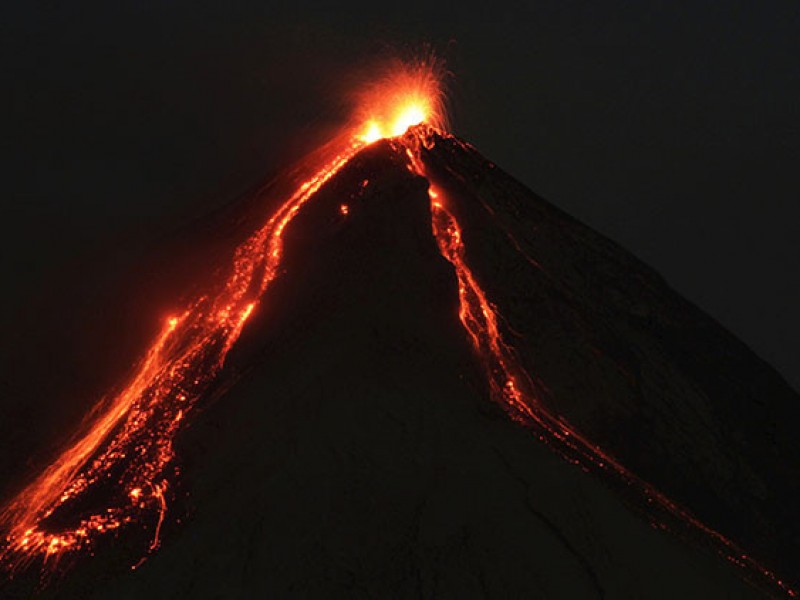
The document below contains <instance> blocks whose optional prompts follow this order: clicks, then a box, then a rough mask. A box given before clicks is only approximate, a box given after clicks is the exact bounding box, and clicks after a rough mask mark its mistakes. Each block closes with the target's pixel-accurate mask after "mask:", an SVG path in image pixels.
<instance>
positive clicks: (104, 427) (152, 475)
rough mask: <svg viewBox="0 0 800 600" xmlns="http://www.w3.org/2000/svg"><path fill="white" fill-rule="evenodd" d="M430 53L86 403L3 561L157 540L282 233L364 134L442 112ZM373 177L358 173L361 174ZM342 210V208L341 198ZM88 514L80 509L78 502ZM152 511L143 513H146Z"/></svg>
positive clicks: (9, 511)
mask: <svg viewBox="0 0 800 600" xmlns="http://www.w3.org/2000/svg"><path fill="white" fill-rule="evenodd" d="M435 65H436V63H435V61H433V60H431V61H428V62H416V63H413V64H400V63H396V64H395V65H393V66H392V68H391V69H390V70H387V71H386V72H385V73H384V74H383V75H381V76H379V77H377V78H375V79H374V80H373V82H372V83H371V84H370V85H366V86H364V89H363V90H362V93H360V94H359V100H358V103H359V112H358V115H357V119H358V122H359V123H360V125H359V126H358V127H357V128H356V131H353V132H352V133H351V134H349V135H347V136H345V138H342V139H341V140H339V141H337V142H335V145H338V146H339V150H338V151H337V152H333V153H331V155H332V156H333V158H331V159H330V160H328V161H327V162H326V163H325V164H322V165H321V166H320V168H319V169H318V171H317V172H316V174H315V175H313V176H312V177H311V178H309V179H308V180H307V181H304V182H302V183H301V184H300V185H299V186H298V188H297V190H296V191H295V193H294V194H292V195H291V196H290V197H289V198H288V199H287V200H286V201H285V202H284V203H283V204H282V205H281V206H280V207H279V208H278V209H277V210H276V211H275V212H274V214H273V215H272V216H271V217H270V218H269V219H268V220H267V222H266V223H265V225H264V226H263V227H261V228H260V229H258V230H257V231H255V232H254V233H253V234H252V235H251V236H250V237H249V238H248V239H247V240H246V241H245V242H244V243H242V244H241V245H240V246H239V247H238V248H237V249H236V250H235V252H234V255H233V258H232V262H231V266H230V270H229V272H228V274H227V276H226V278H225V279H224V281H223V282H222V283H221V285H219V286H218V287H217V288H216V289H215V290H213V291H212V292H211V293H209V294H207V295H203V296H201V297H198V298H196V299H195V300H194V301H193V302H191V303H189V305H188V306H187V308H186V309H185V310H184V311H183V312H182V313H181V314H180V315H178V316H170V317H169V318H167V319H166V321H165V323H164V326H163V327H162V330H161V333H160V334H159V335H158V336H157V338H156V339H155V340H154V342H153V344H152V346H151V347H150V348H149V349H148V350H147V352H146V354H145V356H144V358H143V359H142V360H141V362H140V363H139V365H138V366H137V367H136V369H135V371H134V373H133V375H132V376H131V378H130V380H129V381H128V382H127V383H126V384H124V385H123V386H121V388H120V390H119V391H118V392H117V393H115V394H113V395H111V396H110V397H109V398H108V399H107V400H103V401H101V402H100V403H99V404H98V406H97V407H96V409H95V410H94V411H93V413H94V415H95V416H94V418H93V420H91V421H90V422H89V424H88V425H86V426H85V427H83V428H82V430H81V431H79V432H78V433H77V434H76V435H75V437H74V438H73V441H72V442H71V443H70V444H69V445H68V446H67V447H66V448H65V449H64V450H63V451H62V453H61V455H60V456H58V458H57V459H56V460H54V461H53V462H52V463H51V464H50V466H48V467H47V468H46V469H45V470H44V471H43V472H42V473H41V474H40V475H39V476H38V477H36V478H35V479H34V480H33V481H32V482H31V483H29V484H28V485H27V487H25V488H23V489H22V491H21V492H19V494H18V495H17V496H16V497H15V498H13V499H12V500H11V501H10V502H9V503H8V504H7V505H6V506H5V507H3V509H2V511H0V527H2V529H3V530H4V531H5V545H4V547H3V548H2V549H1V550H0V560H2V562H3V563H5V564H6V565H7V566H9V567H10V568H11V569H12V570H13V569H16V568H20V567H22V566H25V565H26V564H28V563H29V562H31V561H32V560H34V559H35V558H36V557H37V556H39V557H45V558H46V557H48V556H51V555H56V554H61V553H63V552H65V551H71V550H77V549H80V548H83V547H86V546H88V545H90V544H91V542H92V540H93V538H94V537H96V536H97V535H100V534H102V533H106V532H108V531H112V530H115V529H118V528H119V527H121V526H123V525H126V524H128V523H131V522H133V521H142V520H144V519H148V518H152V515H153V514H155V515H156V525H155V528H154V538H153V541H152V543H151V545H150V551H153V550H155V549H156V548H157V547H158V545H159V543H160V542H159V536H160V531H161V526H162V524H163V521H164V516H165V513H166V510H167V502H166V492H167V488H168V481H169V478H170V472H169V466H170V464H171V463H172V462H173V458H174V452H173V446H172V444H173V438H174V436H175V434H176V433H177V431H178V429H179V427H180V426H181V423H182V421H183V420H184V418H185V415H186V414H187V412H188V411H190V410H191V409H192V407H193V405H194V404H195V402H196V401H197V400H198V399H199V398H200V397H201V396H202V395H203V393H204V391H205V390H206V389H207V387H208V386H209V384H210V383H211V382H212V381H213V380H214V379H215V378H216V376H217V375H218V373H219V371H220V370H221V369H222V367H223V364H224V362H225V358H226V356H227V354H228V352H229V351H230V349H231V348H232V347H233V345H234V344H235V342H236V340H237V339H238V338H239V335H240V334H241V331H242V329H243V327H244V325H245V323H246V322H247V320H248V318H249V317H250V315H251V314H252V312H253V310H254V309H255V307H256V304H257V303H258V301H259V300H260V298H261V296H262V295H263V294H264V292H265V291H266V290H267V288H268V287H269V285H270V283H271V282H272V281H273V280H274V279H275V278H276V277H277V275H278V273H279V269H280V264H281V259H282V255H283V233H284V230H285V229H286V227H287V226H288V225H289V223H290V222H291V221H292V220H293V219H294V217H295V216H296V215H297V214H298V213H299V211H300V210H301V208H302V207H303V206H304V205H305V203H306V202H307V201H308V200H309V199H311V198H312V197H313V196H314V194H316V192H317V191H318V190H319V189H320V187H322V185H324V184H325V183H326V182H327V181H328V180H329V179H330V178H331V177H333V176H334V175H335V174H336V173H338V172H339V170H340V169H341V168H342V167H344V166H345V165H346V164H347V162H348V161H349V160H350V159H351V158H352V157H353V156H354V155H355V154H356V153H357V152H358V151H359V150H360V149H361V148H363V147H364V146H365V145H366V144H367V143H369V142H371V141H375V140H377V139H379V138H381V137H387V136H396V135H400V134H402V133H405V131H406V130H407V129H408V128H409V127H410V126H413V125H416V124H419V123H421V122H423V121H425V122H427V123H441V122H443V112H442V108H441V104H442V102H441V97H442V96H441V90H440V87H439V80H438V77H437V69H436V66H435ZM367 183H368V182H367V181H364V182H363V184H362V186H363V185H366V184H367ZM340 211H341V213H342V214H343V215H346V214H348V212H349V207H348V206H347V205H345V204H343V205H341V207H340ZM108 477H115V478H116V481H117V485H118V487H119V488H120V490H121V491H123V493H122V494H121V495H118V496H117V497H116V499H112V500H110V501H109V502H110V503H109V504H106V505H103V506H98V507H97V508H96V509H95V512H94V513H93V514H89V515H88V516H84V517H83V518H81V519H80V520H78V521H77V522H76V523H74V524H73V525H72V526H66V527H65V526H63V525H59V526H51V525H50V518H51V517H54V520H55V521H58V522H60V523H61V522H63V518H61V519H59V518H57V517H60V516H61V515H62V514H63V513H67V514H69V510H70V507H71V506H73V505H74V503H77V502H79V501H82V500H84V501H85V499H86V498H87V497H88V496H90V494H89V492H90V490H92V489H94V488H95V487H97V485H96V484H97V483H98V482H100V481H102V480H104V479H107V478H108ZM84 514H85V511H84ZM148 515H150V516H148Z"/></svg>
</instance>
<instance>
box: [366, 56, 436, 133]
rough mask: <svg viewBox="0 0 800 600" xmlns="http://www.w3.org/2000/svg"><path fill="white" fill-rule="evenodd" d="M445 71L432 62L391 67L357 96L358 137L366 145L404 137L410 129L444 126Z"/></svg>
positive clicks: (399, 64)
mask: <svg viewBox="0 0 800 600" xmlns="http://www.w3.org/2000/svg"><path fill="white" fill-rule="evenodd" d="M441 80H442V69H441V67H440V66H439V63H438V62H437V61H436V60H435V59H433V58H431V59H429V60H427V61H419V62H416V63H410V64H409V63H397V64H394V65H391V66H390V68H389V69H387V70H386V71H385V72H384V73H383V74H380V75H377V76H376V77H375V78H374V79H373V81H372V83H371V84H370V85H368V86H365V87H364V89H363V90H361V92H360V93H359V95H358V104H359V106H360V115H361V120H362V122H363V123H364V125H363V126H361V129H360V130H359V132H358V133H357V137H358V138H359V139H360V140H362V141H364V142H365V143H367V144H371V143H372V142H376V141H378V140H381V139H385V138H393V137H397V136H400V135H403V134H404V133H405V132H406V131H407V130H408V129H409V128H410V127H413V126H414V125H420V124H422V123H427V124H428V125H430V126H432V127H435V128H437V129H443V128H444V126H445V111H444V96H443V91H442V85H441Z"/></svg>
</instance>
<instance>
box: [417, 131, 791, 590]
mask: <svg viewBox="0 0 800 600" xmlns="http://www.w3.org/2000/svg"><path fill="white" fill-rule="evenodd" d="M426 135H428V133H427V132H419V133H417V137H418V138H419V139H416V140H412V141H411V142H410V143H409V144H408V145H407V147H406V153H407V156H408V158H409V166H410V169H411V171H412V172H414V173H416V174H417V175H420V176H421V177H425V178H426V179H427V180H428V183H429V188H428V196H429V199H430V203H431V204H430V205H431V217H432V229H433V236H434V238H435V239H436V242H437V244H438V246H439V251H440V252H441V254H442V256H443V257H444V258H445V259H447V261H448V262H450V263H451V265H452V266H453V269H454V271H455V274H456V279H457V281H458V296H459V315H458V316H459V319H460V320H461V323H462V325H463V326H464V329H465V331H466V333H467V334H468V336H469V339H470V341H471V342H472V346H473V347H474V349H475V351H476V353H477V354H478V356H479V357H480V358H481V360H482V362H483V364H484V367H485V372H486V376H487V379H488V382H489V390H490V393H491V396H492V398H493V399H494V400H495V401H496V402H497V403H498V404H500V405H501V406H502V407H504V408H505V409H506V411H507V412H508V414H509V416H510V417H511V418H512V419H513V420H515V421H517V422H519V423H520V424H522V425H524V426H526V427H530V428H531V429H533V430H534V431H536V432H537V435H538V437H539V439H540V440H541V441H543V442H545V443H547V444H548V445H549V446H550V447H551V448H552V449H553V450H554V451H556V452H557V453H558V454H559V455H560V456H561V457H562V458H564V459H565V460H566V461H567V462H570V463H572V464H576V465H578V466H581V467H582V468H584V469H589V468H591V469H596V470H601V471H603V472H605V473H606V474H608V475H610V476H611V477H612V478H613V479H615V480H617V481H619V482H621V483H623V484H624V485H626V486H627V487H628V488H629V489H632V490H634V491H636V492H637V493H638V494H640V495H641V496H642V497H643V498H644V499H645V501H646V502H647V504H648V506H649V507H650V509H651V510H652V514H653V515H654V516H655V517H663V516H665V515H669V516H671V517H672V518H674V519H676V520H677V521H678V522H680V523H682V524H683V525H684V526H687V527H689V528H690V529H693V530H695V531H697V532H700V533H702V534H704V535H705V536H707V537H708V538H710V539H711V540H713V541H714V542H715V544H716V547H717V551H718V552H719V554H720V555H721V556H723V557H724V558H725V559H726V560H728V561H729V562H731V563H733V564H735V565H737V566H738V567H740V568H743V569H746V570H747V571H748V572H749V573H750V574H756V575H758V576H759V577H760V578H762V579H763V580H765V581H768V582H769V583H770V584H771V585H773V586H777V587H778V588H779V589H781V590H782V591H783V592H785V593H787V594H788V595H789V596H791V597H793V598H794V597H797V596H798V592H797V591H796V590H794V589H792V588H790V587H789V586H788V585H786V584H785V583H784V582H783V581H782V580H781V579H780V578H779V577H778V576H777V575H776V574H775V573H773V572H772V571H770V570H769V569H767V568H766V567H764V566H763V565H761V564H759V563H758V562H757V561H755V560H754V559H753V558H751V557H750V556H748V555H747V554H746V553H744V552H743V551H742V549H741V548H739V547H738V546H737V545H736V544H735V543H734V542H732V541H731V540H729V539H728V538H726V537H725V536H723V535H722V534H721V533H719V532H718V531H716V530H714V529H712V528H711V527H709V526H707V525H706V524H705V523H703V522H702V521H700V520H699V519H698V518H697V517H695V516H694V515H693V514H692V513H691V512H689V511H688V510H687V509H685V508H683V507H682V506H680V505H679V504H677V503H675V502H673V501H672V500H670V499H669V498H668V497H667V496H665V495H664V494H663V493H661V492H660V491H659V490H657V489H656V488H655V487H654V486H653V485H651V484H649V483H647V482H646V481H643V480H641V479H639V478H638V477H637V476H636V475H634V474H633V473H632V472H631V471H629V470H628V469H627V468H626V467H624V466H623V465H622V464H620V463H619V462H618V461H617V460H616V459H614V458H613V457H611V456H610V455H608V454H607V453H606V452H605V451H603V450H602V449H601V448H600V447H598V446H597V445H595V444H593V443H591V442H590V441H589V440H587V439H586V438H585V437H583V436H582V435H581V434H579V433H578V432H577V431H576V430H575V429H574V428H572V426H571V425H570V424H569V423H567V422H566V421H565V420H564V419H562V418H561V417H559V416H558V415H555V414H552V413H551V412H550V411H549V410H547V409H546V408H545V407H544V405H543V404H542V403H541V402H540V397H541V391H540V390H539V389H538V388H539V386H537V384H536V383H535V382H534V381H533V379H532V378H531V377H530V376H529V375H528V373H527V372H526V371H525V369H524V368H523V367H522V365H521V364H520V363H519V361H518V360H517V358H516V355H515V353H514V350H513V348H511V347H510V346H508V345H507V344H506V343H505V341H504V340H503V336H502V333H501V331H500V327H499V326H498V322H499V317H498V314H497V309H496V307H495V306H493V305H492V304H491V303H490V302H489V300H488V299H487V296H486V293H485V292H484V291H483V289H482V288H481V286H480V284H479V283H478V281H477V279H476V278H475V275H474V274H473V272H472V270H471V269H470V267H469V266H468V265H467V262H466V249H465V246H464V239H463V234H462V231H461V227H460V225H459V224H458V221H457V220H456V217H455V215H454V214H453V212H451V210H449V209H448V208H447V205H446V204H447V203H446V201H445V200H446V199H445V198H444V195H443V194H442V192H441V190H440V189H439V188H438V187H437V186H436V185H435V184H434V183H433V182H432V180H431V178H430V176H429V174H428V173H427V170H426V168H425V164H424V162H423V161H422V158H421V156H420V154H419V148H420V147H430V142H429V141H428V140H426V139H423V137H424V136H426ZM653 524H654V526H657V527H660V528H664V529H666V525H664V524H663V523H661V522H660V521H654V522H653Z"/></svg>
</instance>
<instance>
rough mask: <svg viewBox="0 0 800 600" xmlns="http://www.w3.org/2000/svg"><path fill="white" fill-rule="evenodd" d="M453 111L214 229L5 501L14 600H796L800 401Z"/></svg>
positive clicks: (418, 116)
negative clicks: (192, 271)
mask: <svg viewBox="0 0 800 600" xmlns="http://www.w3.org/2000/svg"><path fill="white" fill-rule="evenodd" d="M423 88H424V86H423ZM412 96H413V94H412ZM423 96H424V94H423ZM412 100H415V98H412ZM412 104H414V106H416V104H415V103H414V102H412ZM434 105H435V102H432V103H430V104H429V105H426V106H423V107H422V108H420V109H419V110H418V111H417V112H412V118H411V119H410V120H408V121H403V120H399V121H398V122H397V123H399V125H398V124H397V123H394V124H392V125H391V126H388V127H382V126H381V123H383V122H385V121H386V119H385V118H383V117H382V118H381V119H380V121H378V120H371V121H370V120H368V127H367V129H366V133H365V134H363V135H360V136H356V137H353V136H346V137H345V138H343V139H342V140H336V141H334V142H333V143H331V145H329V146H327V147H325V148H323V149H321V150H320V151H319V153H318V154H317V155H314V157H313V159H310V160H309V161H307V164H313V165H315V167H313V168H311V167H307V166H304V167H302V168H299V169H298V173H297V174H296V177H297V180H298V182H300V183H299V185H298V186H297V187H296V188H295V189H294V190H293V191H291V192H289V193H288V194H286V197H284V196H282V195H281V193H280V192H281V188H280V186H277V187H269V186H267V187H266V188H262V189H260V190H259V191H258V192H256V193H255V194H253V196H252V197H250V198H247V199H245V200H244V201H242V202H240V203H239V204H237V205H236V206H234V207H232V208H231V209H230V210H228V211H226V212H224V213H221V214H218V215H216V216H215V217H214V218H215V219H216V220H215V228H218V229H219V230H224V231H228V232H238V233H237V234H236V235H233V234H232V236H231V237H236V236H237V235H239V236H240V238H237V242H236V244H233V245H232V247H231V248H230V249H229V250H230V252H225V251H221V252H220V256H221V258H220V259H219V261H218V262H216V263H213V262H212V263H210V264H209V265H208V267H209V270H210V271H211V272H213V273H214V276H213V277H212V278H211V279H213V282H212V283H210V284H209V285H208V286H206V287H203V288H202V290H201V291H200V292H198V293H197V294H194V295H190V296H189V298H188V299H187V301H186V303H185V305H184V308H183V309H182V310H180V311H178V312H176V313H175V314H174V315H171V316H170V317H168V318H167V319H166V320H165V322H164V324H163V327H162V329H161V331H160V333H159V334H158V335H157V337H156V339H155V340H154V341H153V343H152V344H151V346H150V347H149V349H148V350H147V351H146V352H145V353H144V355H143V358H142V359H141V360H140V361H139V363H138V365H137V367H136V368H135V369H134V372H133V373H132V375H131V376H130V378H129V380H128V381H127V383H125V384H124V385H121V386H119V389H117V390H115V392H114V393H113V394H110V395H109V396H108V397H107V398H106V399H105V400H104V401H103V402H101V403H100V404H99V405H98V407H97V408H96V410H95V411H94V412H93V414H92V415H91V417H90V418H88V419H87V420H86V424H85V425H84V426H83V427H82V429H81V430H80V431H79V432H78V433H77V434H76V436H75V437H74V438H73V440H72V441H71V442H69V443H68V444H67V445H66V447H65V448H64V450H63V451H62V452H61V454H60V455H59V456H58V457H57V458H56V459H55V460H53V461H52V462H50V463H49V464H48V465H45V467H44V468H43V469H42V470H41V472H40V473H39V474H38V475H35V476H33V477H30V478H29V480H30V481H29V482H28V483H26V484H25V485H24V486H22V487H21V489H20V490H18V491H17V493H16V494H14V495H13V496H12V497H11V498H10V500H9V501H8V502H7V504H6V507H5V509H4V511H3V513H2V525H3V528H4V531H5V534H6V542H5V546H4V549H3V554H2V559H3V566H4V568H5V571H6V573H7V577H6V581H5V583H4V584H3V585H2V587H0V591H2V592H3V594H4V595H5V596H6V597H10V598H13V597H28V596H29V595H30V594H31V593H32V591H34V592H35V593H36V594H38V595H40V596H41V597H96V598H106V597H113V598H141V597H154V596H155V597H164V598H183V597H186V598H197V597H209V598H212V597H237V598H251V597H262V596H270V595H272V596H278V597H340V596H341V597H345V596H346V597H480V596H491V597H495V596H497V597H546V598H551V597H555V598H561V597H576V598H583V597H586V598H593V597H609V598H620V597H637V596H641V597H654V598H655V597H659V598H675V597H737V598H738V597H742V598H744V597H754V598H757V597H764V596H770V595H772V596H777V597H784V596H790V597H794V596H796V595H797V592H796V591H795V590H796V589H797V587H798V585H800V579H798V576H797V573H798V572H800V570H798V566H800V528H798V524H797V522H796V519H794V518H793V515H794V512H795V507H796V506H798V505H800V483H799V481H800V480H799V478H798V473H800V469H799V468H798V466H799V465H798V457H800V451H799V450H800V448H799V447H798V441H797V437H796V436H795V435H794V432H793V427H792V425H793V423H794V422H795V421H796V419H795V417H796V416H797V413H798V407H800V398H798V395H797V394H796V393H795V392H794V391H792V390H791V389H790V388H789V387H788V385H787V384H786V383H785V382H784V381H783V380H782V379H781V378H780V376H779V375H778V374H777V373H776V372H774V371H773V370H772V369H771V368H770V367H769V366H768V365H767V364H765V363H764V362H762V361H761V360H759V359H758V358H757V357H756V356H754V355H753V354H752V352H750V351H749V350H748V349H747V348H746V347H745V346H744V345H743V344H742V343H740V342H739V341H737V340H736V339H735V338H734V337H733V336H731V335H730V334H729V333H727V332H726V331H725V330H724V329H723V328H721V327H720V326H719V325H718V324H716V323H715V322H714V321H713V320H712V319H711V318H709V317H708V316H706V315H704V314H703V313H702V312H701V311H700V310H698V309H697V308H695V307H694V306H692V305H691V304H690V303H688V302H687V301H685V300H683V299H682V298H680V297H679V296H678V295H677V294H676V293H674V292H673V291H672V290H670V288H669V287H668V285H667V284H666V283H665V282H664V281H663V280H662V279H661V278H660V277H659V276H658V275H657V274H656V273H654V272H653V271H652V270H650V269H649V268H647V267H646V266H645V265H643V264H641V263H640V262H639V261H638V260H636V259H635V258H634V257H632V256H631V255H630V254H629V253H627V252H626V251H625V250H623V249H622V248H620V247H618V246H616V245H615V244H614V243H612V242H610V241H609V240H607V239H605V238H603V237H602V236H600V235H599V234H597V233H595V232H593V231H592V230H591V229H589V228H588V227H586V226H584V225H582V224H581V223H579V222H578V221H576V220H574V219H572V218H570V217H569V216H568V215H566V214H564V213H562V212H561V211H559V210H558V209H556V208H555V207H554V206H552V205H551V204H549V203H547V202H546V201H545V200H543V199H541V198H539V197H538V196H536V195H535V194H533V193H532V192H530V191H529V190H527V189H525V188H524V187H523V186H522V185H521V184H519V183H518V182H516V181H515V180H514V179H513V178H512V177H510V176H509V175H507V174H506V173H504V172H503V171H502V170H501V169H500V168H498V167H496V166H495V165H494V164H492V163H491V162H489V161H488V160H486V159H485V158H483V157H482V156H481V155H480V154H479V153H478V152H477V151H476V150H475V149H473V148H472V147H471V146H470V145H469V144H467V143H465V142H463V141H461V140H460V139H458V138H456V137H454V136H452V135H450V134H448V133H445V132H444V129H443V128H442V127H441V126H440V123H437V122H436V120H435V119H432V118H429V115H430V114H431V111H430V109H431V107H432V106H434ZM404 114H405V113H404ZM319 165H324V166H322V167H319ZM287 198H288V199H287ZM265 207H268V211H267V214H268V215H269V218H268V220H267V221H266V222H264V220H263V218H261V217H258V216H254V215H257V214H262V215H263V213H260V212H259V211H260V210H262V209H265ZM231 257H232V259H231Z"/></svg>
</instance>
